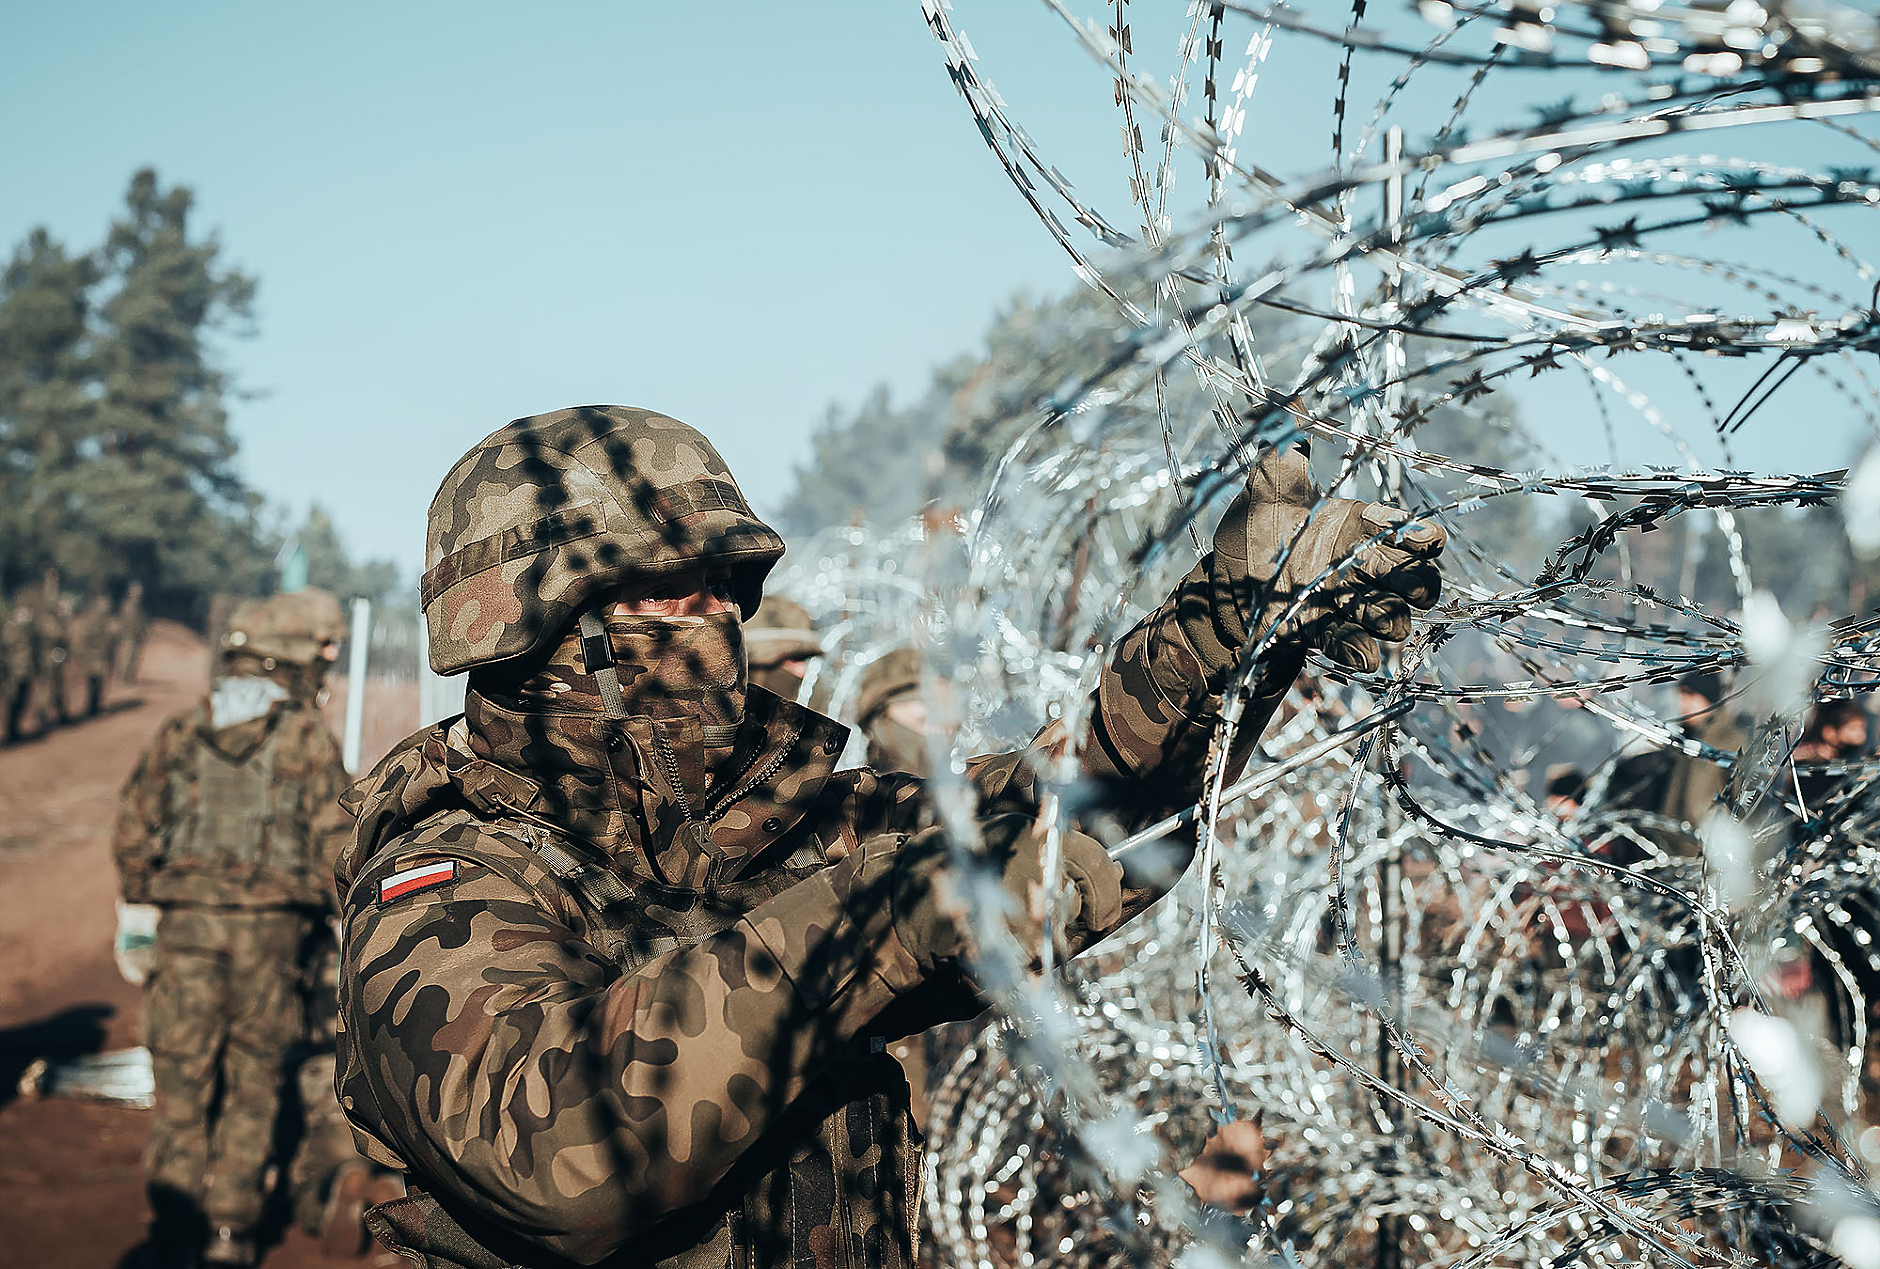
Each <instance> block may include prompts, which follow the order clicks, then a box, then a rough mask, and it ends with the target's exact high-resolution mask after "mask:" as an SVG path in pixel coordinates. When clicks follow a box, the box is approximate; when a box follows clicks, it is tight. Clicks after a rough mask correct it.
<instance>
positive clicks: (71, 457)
mask: <svg viewBox="0 0 1880 1269" xmlns="http://www.w3.org/2000/svg"><path fill="white" fill-rule="evenodd" d="M97 279H98V268H97V265H96V263H95V261H94V260H93V259H92V258H91V257H90V256H89V255H79V256H74V255H71V254H70V253H68V252H67V251H66V250H65V248H64V247H63V246H62V245H61V244H59V243H58V242H55V241H54V240H53V239H52V237H51V236H50V235H49V234H48V233H47V232H46V231H45V230H44V229H35V230H34V231H33V232H32V234H31V235H30V236H29V237H28V238H27V240H26V241H25V242H24V243H23V244H21V245H20V247H19V248H18V249H17V250H16V251H15V252H14V254H13V258H12V260H11V261H10V262H9V263H8V265H7V267H6V270H5V272H4V274H0V585H4V587H5V588H6V590H7V592H8V593H11V592H12V591H14V590H16V589H17V588H19V587H20V586H22V585H24V584H26V583H27V582H28V581H29V580H36V579H37V578H38V577H39V574H40V571H41V570H42V569H43V568H45V566H46V565H48V564H55V563H66V562H68V561H67V560H66V559H65V558H64V557H63V556H62V555H61V551H60V548H61V544H62V543H63V542H65V541H66V539H67V538H68V537H69V536H70V534H71V532H72V530H73V528H74V516H73V512H74V508H73V506H72V505H71V483H72V482H71V481H70V480H69V479H64V478H62V476H63V475H64V474H69V473H70V472H71V471H72V470H73V468H74V467H75V466H76V465H77V464H78V463H79V462H80V461H81V457H80V456H81V454H82V453H83V451H84V448H85V446H84V429H85V422H86V415H87V414H88V412H89V410H90V406H91V400H90V392H89V388H90V369H89V362H88V355H87V338H86V334H87V332H86V323H87V319H88V316H89V312H90V291H91V288H92V286H93V285H94V284H95V283H96V282H97Z"/></svg>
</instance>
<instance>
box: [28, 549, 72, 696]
mask: <svg viewBox="0 0 1880 1269" xmlns="http://www.w3.org/2000/svg"><path fill="white" fill-rule="evenodd" d="M71 622H72V610H71V606H70V605H69V604H67V603H66V601H65V597H64V596H62V595H61V594H59V570H58V569H56V568H49V569H47V570H46V573H45V580H44V581H43V582H42V583H41V585H40V589H39V600H38V602H37V603H35V604H34V605H33V626H34V629H35V630H36V631H37V632H38V643H39V666H38V671H39V674H38V680H37V682H36V683H35V685H34V687H33V695H34V697H35V707H36V708H37V710H38V711H39V720H40V722H39V725H40V728H41V730H50V729H51V728H53V727H57V726H58V725H59V724H61V723H69V722H71V721H72V714H71V711H70V710H69V709H68V708H67V707H66V701H65V674H66V669H67V663H68V662H69V661H70V660H71V656H72V645H71Z"/></svg>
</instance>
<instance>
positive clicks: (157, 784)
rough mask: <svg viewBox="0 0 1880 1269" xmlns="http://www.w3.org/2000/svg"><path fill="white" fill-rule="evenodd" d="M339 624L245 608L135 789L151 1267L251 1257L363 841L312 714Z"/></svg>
mask: <svg viewBox="0 0 1880 1269" xmlns="http://www.w3.org/2000/svg"><path fill="white" fill-rule="evenodd" d="M343 630H344V627H343V623H342V620H341V616H340V611H339V605H338V603H337V602H336V601H335V600H334V599H333V597H332V596H331V595H329V594H327V593H326V592H324V591H314V590H304V591H299V592H296V593H294V594H290V595H276V596H274V597H273V598H271V599H266V600H249V601H247V602H245V603H243V604H242V605H240V606H239V607H238V608H237V609H236V610H235V612H234V613H233V614H232V616H231V617H230V619H229V622H228V628H227V631H226V633H224V634H223V636H222V638H221V640H220V645H221V657H220V665H219V666H218V669H217V674H216V676H215V678H214V679H213V681H212V683H211V685H210V691H209V695H208V697H207V699H205V700H203V701H200V702H198V703H197V704H195V705H192V706H191V707H190V708H188V709H186V710H184V711H183V712H182V713H180V714H177V715H176V716H175V717H173V718H171V719H170V720H169V722H167V723H166V724H165V725H164V726H163V728H162V730H160V731H159V732H158V733H157V736H156V739H155V740H153V741H152V742H151V744H150V747H149V748H148V749H147V750H145V752H144V754H143V756H142V757H141V758H140V759H139V760H138V763H137V766H136V768H135V770H133V771H132V773H131V776H130V779H129V780H128V781H127V782H126V783H125V786H124V792H123V797H122V802H121V804H120V807H119V813H118V824H117V832H116V838H115V841H114V847H115V851H116V855H117V863H118V871H119V874H120V877H121V881H122V886H123V900H124V902H123V907H122V908H121V909H120V925H119V951H120V957H119V959H120V964H123V965H125V966H126V974H127V976H129V977H131V978H132V980H133V981H137V980H138V979H139V977H140V975H141V976H142V977H143V981H144V984H145V991H144V1031H145V1040H146V1043H147V1045H148V1047H149V1049H150V1059H151V1068H152V1072H153V1075H154V1077H155V1094H156V1107H155V1114H154V1116H153V1119H152V1122H151V1127H150V1141H149V1145H148V1148H147V1149H146V1151H145V1155H144V1170H145V1176H146V1179H147V1181H148V1184H149V1189H150V1204H151V1212H152V1222H151V1228H150V1238H149V1241H148V1242H147V1243H146V1244H145V1247H144V1252H145V1263H146V1264H149V1265H153V1266H171V1265H176V1266H187V1265H193V1264H197V1263H206V1264H215V1265H249V1264H253V1263H254V1261H255V1256H256V1241H255V1232H256V1226H257V1225H258V1223H259V1222H260V1220H261V1216H262V1209H263V1206H264V1202H265V1199H266V1192H265V1185H266V1180H265V1178H266V1175H267V1165H268V1163H269V1155H270V1152H271V1150H272V1146H273V1141H274V1132H275V1123H276V1117H277V1114H278V1111H279V1108H280V1095H281V1089H282V1085H283V1082H284V1079H285V1076H286V1069H285V1066H286V1061H287V1055H288V1051H289V1049H290V1048H291V1047H292V1046H293V1045H294V1044H295V1043H296V1042H297V1041H299V1040H300V1039H301V1036H302V1033H303V1026H304V1003H303V994H302V993H303V990H304V986H305V983H304V965H305V957H306V954H307V951H308V949H309V947H310V945H312V944H314V943H316V942H317V939H318V937H319V936H320V935H321V934H323V933H324V932H325V930H326V923H327V918H328V917H329V916H330V915H331V913H332V911H333V905H334V901H333V890H332V867H333V860H334V858H335V857H336V855H337V854H338V852H339V850H340V847H341V846H342V845H343V844H344V842H345V840H346V838H347V836H348V830H349V828H350V825H349V823H348V822H347V820H346V817H345V815H344V813H343V812H341V811H340V809H339V807H338V805H337V799H338V797H339V795H340V793H341V792H342V791H343V790H344V789H345V787H346V784H347V775H346V771H345V768H344V767H343V766H342V765H341V762H340V750H339V744H338V742H337V741H335V740H334V738H333V735H332V732H331V731H330V730H328V728H327V725H326V722H325V720H324V719H323V718H322V717H321V714H320V712H319V710H318V709H317V708H315V707H314V704H313V702H314V700H315V698H316V697H317V696H318V694H319V690H320V684H321V682H322V680H323V679H324V677H325V673H326V668H327V666H328V665H330V664H331V662H332V659H333V656H334V654H335V653H336V651H337V648H338V640H339V639H340V637H341V635H342V633H343ZM153 935H154V942H153V941H152V936H153ZM140 944H141V945H144V946H147V947H148V948H149V951H148V952H147V953H146V954H143V955H141V956H140V955H138V954H136V953H135V952H133V951H132V950H131V949H135V948H137V947H138V946H139V945H140Z"/></svg>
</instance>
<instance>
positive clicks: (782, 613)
mask: <svg viewBox="0 0 1880 1269" xmlns="http://www.w3.org/2000/svg"><path fill="white" fill-rule="evenodd" d="M744 651H745V654H746V655H747V656H749V657H750V660H751V665H752V666H754V667H755V666H764V665H776V664H777V663H778V662H780V661H807V660H809V659H810V658H811V657H819V656H821V655H822V654H823V647H822V638H821V637H820V636H819V635H818V634H817V633H816V623H815V622H814V621H812V620H810V615H809V612H808V610H807V609H805V608H804V607H803V605H801V604H799V603H797V602H796V601H795V600H794V599H785V598H784V597H783V596H782V595H772V596H771V597H770V598H769V599H768V600H766V601H765V603H764V610H763V611H762V612H760V613H758V614H757V616H756V617H754V618H752V619H751V620H750V621H748V622H746V623H745V624H744Z"/></svg>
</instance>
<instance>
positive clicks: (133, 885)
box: [111, 720, 186, 903]
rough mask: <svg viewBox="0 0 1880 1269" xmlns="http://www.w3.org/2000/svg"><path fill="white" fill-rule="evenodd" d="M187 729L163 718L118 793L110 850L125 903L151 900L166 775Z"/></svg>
mask: <svg viewBox="0 0 1880 1269" xmlns="http://www.w3.org/2000/svg"><path fill="white" fill-rule="evenodd" d="M185 735H186V732H185V731H184V730H183V729H182V728H181V727H179V724H178V723H177V721H176V720H171V721H170V722H169V723H166V724H165V725H164V727H163V730H161V731H159V732H158V733H157V735H156V737H155V739H153V740H152V741H151V742H150V744H149V746H148V747H147V748H146V749H145V750H144V751H143V753H142V754H141V755H139V757H138V759H137V765H136V766H135V767H133V768H131V774H130V777H129V778H128V779H127V780H125V781H124V788H123V791H122V792H121V793H119V795H118V817H117V826H116V828H115V830H114V831H113V833H112V838H111V849H112V853H113V855H115V856H116V858H117V866H118V877H119V881H120V887H121V889H122V891H123V898H124V901H125V902H126V903H149V902H150V901H151V900H150V889H149V887H150V878H151V876H152V874H153V873H154V872H155V870H156V868H157V866H158V864H159V863H160V862H161V858H162V851H163V829H164V823H163V821H164V816H165V814H166V811H167V808H166V806H165V801H166V797H167V793H168V786H169V782H170V777H171V773H172V770H173V768H174V766H175V764H176V763H177V762H178V761H180V759H181V747H182V740H183V737H184V736H185Z"/></svg>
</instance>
